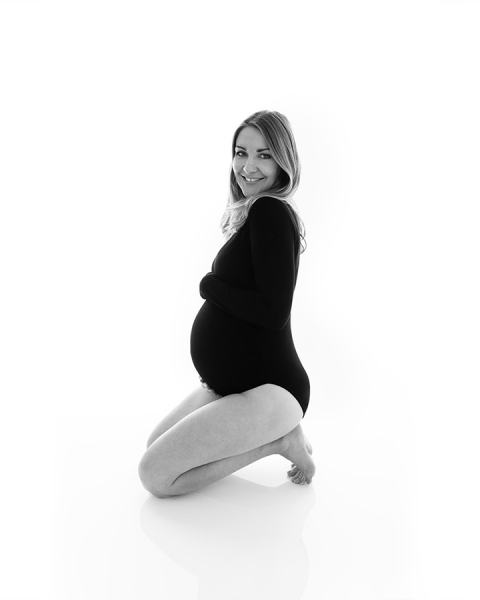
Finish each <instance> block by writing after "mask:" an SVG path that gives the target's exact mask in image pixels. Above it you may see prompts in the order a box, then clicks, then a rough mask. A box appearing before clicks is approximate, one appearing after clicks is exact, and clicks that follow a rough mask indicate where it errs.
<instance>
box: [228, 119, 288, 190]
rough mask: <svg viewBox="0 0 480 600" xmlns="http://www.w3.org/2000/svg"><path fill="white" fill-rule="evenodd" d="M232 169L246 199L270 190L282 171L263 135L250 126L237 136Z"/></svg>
mask: <svg viewBox="0 0 480 600" xmlns="http://www.w3.org/2000/svg"><path fill="white" fill-rule="evenodd" d="M232 168H233V173H234V175H235V179H236V180H237V183H238V185H239V186H240V189H241V190H242V192H243V195H244V196H245V197H247V196H252V195H253V194H259V193H261V192H265V191H267V190H269V189H270V188H271V187H272V186H273V184H274V183H275V181H276V180H277V177H278V175H279V174H280V171H281V169H280V166H279V165H278V164H277V163H276V162H275V160H274V159H273V157H272V155H271V154H270V149H269V148H268V146H267V144H266V143H265V138H264V137H263V135H262V134H261V133H260V131H259V130H258V129H257V128H256V127H252V126H250V125H249V126H247V127H244V128H243V129H242V130H241V131H240V133H239V134H238V136H237V139H236V141H235V156H234V158H233V164H232Z"/></svg>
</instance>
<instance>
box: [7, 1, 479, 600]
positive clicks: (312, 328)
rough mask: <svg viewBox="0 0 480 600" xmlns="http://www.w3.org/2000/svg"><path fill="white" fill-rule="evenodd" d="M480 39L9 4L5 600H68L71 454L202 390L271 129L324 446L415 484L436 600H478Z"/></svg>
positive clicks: (297, 329)
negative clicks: (287, 206)
mask: <svg viewBox="0 0 480 600" xmlns="http://www.w3.org/2000/svg"><path fill="white" fill-rule="evenodd" d="M479 31H480V3H479V2H478V1H475V0H470V1H469V0H415V1H411V0H410V1H406V0H402V1H401V2H395V1H386V0H376V1H372V0H368V1H362V2H357V1H352V0H342V1H336V2H334V1H324V2H310V1H308V2H306V1H303V2H302V1H299V2H296V3H295V4H292V3H291V2H285V1H282V0H275V1H265V2H253V1H250V0H247V1H245V2H241V3H226V2H219V1H212V0H206V1H204V2H198V3H197V2H193V1H190V0H188V1H186V2H181V3H175V2H170V3H163V2H151V1H150V2H147V1H141V2H133V1H131V2H127V1H121V2H109V1H106V0H96V1H95V2H92V1H83V2H53V1H47V0H40V1H1V2H0V88H1V94H0V278H1V279H0V281H1V283H0V285H1V288H2V292H1V296H0V302H1V313H0V327H1V332H0V352H1V354H0V360H1V365H0V368H1V381H0V393H1V395H2V413H3V417H2V419H1V425H0V446H1V457H2V458H1V460H2V473H3V481H4V485H5V490H6V493H3V494H2V511H1V514H0V528H1V530H2V532H6V535H5V533H2V536H1V537H2V538H3V539H2V552H3V553H4V556H2V564H4V565H5V564H6V561H7V560H8V561H9V563H10V564H11V566H10V567H9V568H8V570H7V571H6V572H5V573H4V574H3V575H2V583H1V584H0V596H1V597H4V596H3V595H2V594H5V597H8V598H25V597H32V598H33V597H35V598H37V597H38V598H40V597H41V598H47V597H50V596H49V593H50V590H51V585H52V582H51V571H50V567H49V565H50V562H49V561H50V557H49V556H50V554H49V553H50V550H49V548H50V546H49V544H50V541H49V540H50V531H51V529H50V528H51V523H50V520H51V519H53V520H54V519H55V515H54V514H51V511H52V508H51V507H52V503H51V495H52V489H53V490H54V489H55V486H60V487H61V477H60V476H59V474H58V472H57V471H56V470H55V466H54V462H53V461H52V455H53V454H55V455H56V456H57V458H58V447H57V445H56V442H55V436H56V435H57V434H56V432H58V431H62V435H63V433H64V428H65V423H71V422H72V420H73V421H74V420H75V418H76V417H77V416H78V417H79V418H80V417H81V418H82V419H83V421H82V422H85V419H86V418H87V421H88V419H91V420H92V422H94V421H95V420H96V419H97V418H100V417H101V418H110V416H112V417H113V416H115V415H117V416H118V415H120V416H124V417H129V416H132V418H133V416H136V418H138V415H139V414H140V415H144V416H145V419H144V426H145V432H144V433H145V437H146V436H147V435H148V433H149V429H150V428H153V425H154V424H155V420H159V419H160V417H161V416H162V415H163V414H164V413H165V412H166V411H167V410H168V409H169V408H171V407H173V406H174V405H175V404H176V403H177V402H178V401H179V400H180V399H182V398H183V397H184V396H185V395H186V394H187V393H188V392H190V391H191V390H192V389H193V388H194V387H195V386H196V385H197V384H198V376H197V374H196V372H195V369H194V367H193V364H192V363H191V360H190V355H189V335H190V327H191V324H192V322H193V319H194V317H195V315H196V312H197V311H198V310H199V308H200V306H201V304H202V302H203V300H202V299H201V297H200V296H199V294H198V284H199V282H200V279H201V278H202V277H203V275H204V274H205V273H207V272H208V271H209V270H210V266H211V262H212V260H213V258H214V256H215V254H216V252H217V251H218V250H219V248H220V247H221V245H222V243H223V238H222V235H221V233H220V229H219V220H220V217H221V215H222V213H223V210H224V207H225V204H226V195H227V187H228V173H229V168H230V145H231V139H232V135H233V132H234V130H235V129H236V127H237V126H238V124H239V123H240V122H241V121H242V120H243V119H244V118H245V117H247V116H248V115H250V114H251V113H253V112H255V111H257V110H261V109H265V108H266V109H270V110H278V111H280V112H282V113H284V114H285V115H287V117H288V118H289V120H290V122H291V124H292V127H293V129H294V132H295V135H296V139H297V144H298V148H299V153H300V157H301V161H302V181H301V185H300V190H299V192H298V194H297V205H298V207H299V209H300V213H301V215H302V218H303V220H304V222H305V225H306V228H307V243H308V249H307V251H306V253H305V254H303V255H302V259H301V266H300V273H299V280H298V285H297V291H296V296H295V300H294V307H293V312H292V327H293V334H294V339H295V342H296V346H297V351H298V353H299V355H300V357H301V360H302V362H303V364H304V366H305V368H306V370H307V372H308V373H309V376H310V380H311V385H312V396H311V400H310V407H309V410H308V413H307V416H306V418H305V428H306V429H307V431H308V432H309V433H310V435H311V436H313V437H315V435H316V433H317V432H318V431H319V428H320V427H321V426H322V424H323V426H324V427H325V424H327V427H326V429H327V430H328V423H329V422H330V423H332V425H333V424H339V423H340V424H341V426H340V431H343V432H344V438H340V439H339V438H338V437H334V436H332V440H331V445H330V448H331V451H332V452H335V453H345V454H344V459H345V464H355V461H357V460H358V461H360V456H361V460H362V461H364V460H365V459H367V461H370V465H371V467H370V468H371V472H372V473H378V472H379V471H381V472H382V473H388V469H389V463H390V461H391V460H395V461H396V462H397V466H398V465H402V464H405V465H406V464H408V465H412V464H414V465H415V469H414V470H413V471H412V470H410V471H409V476H408V481H409V489H408V495H409V498H411V504H410V509H409V510H410V513H409V514H410V519H411V524H412V531H414V534H413V535H414V536H415V539H414V542H415V543H414V546H415V548H417V550H418V557H419V561H418V563H417V571H416V572H417V576H418V581H421V582H423V583H422V585H423V586H424V587H423V588H422V592H423V593H424V596H423V597H440V594H444V596H442V597H445V598H450V597H460V596H461V597H465V598H478V597H480V596H479V595H478V594H480V587H479V585H478V581H477V579H478V578H477V577H476V575H475V569H476V568H478V564H479V563H480V554H479V546H478V542H477V541H476V540H478V537H479V535H480V518H479V516H478V510H477V507H478V505H479V503H480V489H479V482H478V459H477V457H478V454H479V449H480V442H479V439H478V433H477V432H478V423H479V417H480V409H479V402H480V384H479V377H478V371H479V364H480V351H479V335H480V319H479V310H478V306H479V305H480V285H479V256H480V236H479V234H478V231H479V225H480V219H479V217H480V209H479V202H480V178H479V164H480V162H479V161H480V145H479V139H480V111H479V110H478V107H479V106H480V83H479V72H480V69H479V67H480V65H479V63H480V36H479V34H478V32H479ZM85 435H86V436H88V431H85ZM105 436H106V437H107V438H108V436H109V432H108V431H106V432H105ZM382 440H388V443H389V447H390V449H391V454H390V455H388V456H386V455H384V454H383V455H382V454H380V453H379V452H377V451H376V447H377V444H378V443H379V442H380V441H382ZM358 444H360V445H362V444H363V446H362V447H363V448H364V451H365V453H364V454H361V455H358V454H357V453H356V452H355V447H356V445H357V446H358ZM325 460H326V463H327V464H328V457H327V458H326V459H325ZM52 483H54V485H53V487H52ZM32 500H33V502H32ZM50 517H51V519H50ZM440 524H441V526H440ZM26 540H28V542H27V541H26ZM420 558H421V560H420ZM25 565H28V577H26V576H25ZM2 586H3V588H2ZM412 586H413V587H412V590H413V591H412V593H414V591H415V588H414V585H413V584H412ZM418 589H420V588H418ZM418 595H420V592H418Z"/></svg>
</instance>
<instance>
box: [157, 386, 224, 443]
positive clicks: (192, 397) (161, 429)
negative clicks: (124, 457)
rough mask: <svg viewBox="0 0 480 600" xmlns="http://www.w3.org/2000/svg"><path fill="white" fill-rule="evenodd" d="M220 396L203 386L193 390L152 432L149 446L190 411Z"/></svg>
mask: <svg viewBox="0 0 480 600" xmlns="http://www.w3.org/2000/svg"><path fill="white" fill-rule="evenodd" d="M218 398H219V396H218V395H215V394H213V393H212V392H209V391H208V390H206V389H205V388H204V387H203V386H199V387H198V388H196V389H195V390H193V392H191V393H190V394H189V395H188V396H187V397H186V398H184V399H183V400H182V401H181V402H179V404H177V406H176V407H175V408H174V409H173V410H171V411H170V412H169V413H168V414H167V415H165V417H163V419H162V420H161V421H160V423H159V424H158V425H157V426H156V427H155V429H154V430H153V431H152V433H151V434H150V436H149V438H148V441H147V448H148V447H149V446H150V445H151V444H152V443H153V442H154V441H155V440H156V439H157V438H159V437H160V436H161V435H162V434H164V433H165V432H166V431H168V430H169V429H170V428H171V427H173V426H174V425H175V424H176V423H178V422H179V421H181V420H182V419H183V418H184V417H186V416H187V415H189V414H190V413H192V412H194V411H195V410H198V409H199V408H202V407H203V406H206V405H207V404H210V403H211V402H214V401H215V400H218Z"/></svg>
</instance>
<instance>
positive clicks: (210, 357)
mask: <svg viewBox="0 0 480 600" xmlns="http://www.w3.org/2000/svg"><path fill="white" fill-rule="evenodd" d="M291 210H292V209H291V208H290V207H289V206H287V205H286V204H285V203H284V202H282V201H281V200H277V199H275V198H269V197H262V198H259V199H258V200H256V201H255V202H254V203H253V205H252V206H251V208H250V211H249V214H248V217H247V219H246V221H245V223H244V225H243V227H241V229H240V230H239V231H237V232H236V233H235V234H234V235H233V236H232V237H231V238H230V239H229V240H228V241H227V242H226V243H225V244H224V245H223V246H222V248H221V249H220V251H219V252H218V254H217V256H216V258H215V260H214V261H213V264H212V271H211V272H210V273H208V274H207V275H205V277H204V278H203V279H202V280H201V282H200V295H201V296H202V298H205V302H204V303H203V305H202V307H201V309H200V311H199V312H198V314H197V316H196V318H195V321H194V323H193V326H192V331H191V336H190V353H191V356H192V360H193V363H194V365H195V368H196V369H197V371H198V373H199V374H200V376H201V377H202V378H203V379H204V381H206V382H207V383H208V385H209V386H211V387H212V388H214V389H215V391H216V392H218V394H220V395H221V396H226V395H228V394H233V393H238V392H244V391H245V390H248V389H252V388H254V387H257V386H259V385H262V384H264V383H273V384H276V385H279V386H281V387H283V388H285V389H286V390H288V391H289V392H291V394H293V396H295V398H296V399H297V400H298V402H299V404H300V406H301V407H302V410H303V416H305V411H306V410H307V406H308V402H309V399H310V381H309V379H308V375H307V373H306V371H305V369H304V368H303V366H302V363H301V362H300V359H299V357H298V355H297V352H296V350H295V346H294V343H293V338H292V330H291V326H290V310H291V306H292V301H293V292H294V290H295V285H296V281H297V274H298V266H299V256H300V255H299V245H300V238H299V234H298V231H297V229H296V228H295V226H294V224H293V218H294V217H293V215H292V214H291Z"/></svg>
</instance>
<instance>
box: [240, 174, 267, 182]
mask: <svg viewBox="0 0 480 600" xmlns="http://www.w3.org/2000/svg"><path fill="white" fill-rule="evenodd" d="M242 177H243V178H244V179H245V181H246V183H257V182H258V181H262V179H265V177H251V178H250V177H249V178H248V179H253V181H248V179H247V178H246V177H245V175H242Z"/></svg>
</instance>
